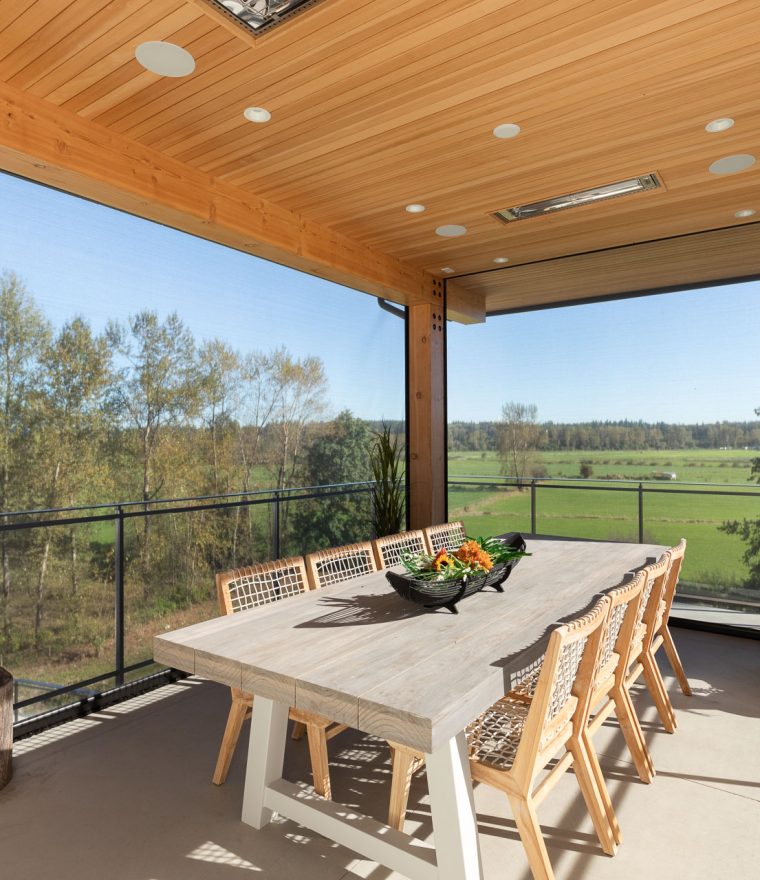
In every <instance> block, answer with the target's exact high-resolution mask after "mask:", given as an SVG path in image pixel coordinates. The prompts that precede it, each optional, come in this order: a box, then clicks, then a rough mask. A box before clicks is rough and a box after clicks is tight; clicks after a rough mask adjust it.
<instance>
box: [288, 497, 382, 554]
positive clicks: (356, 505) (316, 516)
mask: <svg viewBox="0 0 760 880" xmlns="http://www.w3.org/2000/svg"><path fill="white" fill-rule="evenodd" d="M337 491H339V490H327V491H325V492H318V491H317V492H309V491H307V492H295V493H292V495H288V496H287V497H286V500H283V501H281V502H280V515H279V525H280V547H281V553H280V555H281V556H283V557H284V556H303V555H305V554H307V553H313V552H314V551H315V550H325V549H326V548H328V547H340V546H342V545H343V544H354V543H356V542H358V541H368V540H369V539H370V538H371V537H372V496H371V493H370V492H368V491H366V490H364V489H361V490H359V491H353V490H352V491H350V492H349V493H348V494H335V493H336V492H337ZM305 494H307V495H314V496H315V497H312V498H302V497H300V496H303V495H305Z"/></svg>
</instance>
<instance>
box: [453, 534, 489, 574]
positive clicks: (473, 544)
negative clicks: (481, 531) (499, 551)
mask: <svg viewBox="0 0 760 880" xmlns="http://www.w3.org/2000/svg"><path fill="white" fill-rule="evenodd" d="M454 556H456V558H457V559H458V560H459V561H460V562H464V563H465V565H469V566H471V567H472V568H476V569H477V568H481V569H483V571H490V570H491V569H492V568H493V560H492V559H491V557H490V555H489V554H488V553H486V551H485V550H483V548H482V547H481V546H480V545H479V544H478V542H477V541H465V542H464V544H462V546H461V547H460V548H459V549H458V550H457V551H456V553H454Z"/></svg>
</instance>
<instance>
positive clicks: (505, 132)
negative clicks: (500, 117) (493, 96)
mask: <svg viewBox="0 0 760 880" xmlns="http://www.w3.org/2000/svg"><path fill="white" fill-rule="evenodd" d="M521 131H522V129H521V128H520V126H519V125H517V124H516V123H514V122H504V123H502V125H497V126H496V128H495V129H494V130H493V136H494V137H497V138H501V139H502V140H506V139H507V138H514V137H517V135H518V134H520V132H521Z"/></svg>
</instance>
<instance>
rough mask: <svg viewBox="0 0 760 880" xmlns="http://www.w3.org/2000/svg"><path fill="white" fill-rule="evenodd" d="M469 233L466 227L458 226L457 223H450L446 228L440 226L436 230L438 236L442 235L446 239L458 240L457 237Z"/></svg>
mask: <svg viewBox="0 0 760 880" xmlns="http://www.w3.org/2000/svg"><path fill="white" fill-rule="evenodd" d="M465 232H467V227H466V226H457V224H456V223H448V224H446V225H445V226H439V227H438V229H436V231H435V234H436V235H442V236H443V237H444V238H456V237H457V235H464V234H465Z"/></svg>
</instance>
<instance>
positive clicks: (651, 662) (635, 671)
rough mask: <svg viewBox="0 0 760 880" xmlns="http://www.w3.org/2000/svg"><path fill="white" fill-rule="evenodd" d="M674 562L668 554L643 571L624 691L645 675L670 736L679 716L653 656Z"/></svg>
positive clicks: (668, 552)
mask: <svg viewBox="0 0 760 880" xmlns="http://www.w3.org/2000/svg"><path fill="white" fill-rule="evenodd" d="M671 560H672V557H671V554H670V551H667V552H665V553H663V554H662V556H661V557H660V558H659V559H658V560H657V562H655V563H654V564H653V565H648V566H646V568H644V569H643V571H644V572H645V573H646V576H647V581H646V584H645V585H644V590H643V594H642V599H641V608H640V609H639V620H638V622H637V626H636V628H635V629H634V632H633V636H632V644H631V652H630V663H629V668H628V672H627V674H626V684H625V687H626V689H627V690H629V691H630V688H631V687H632V686H633V685H634V684H635V683H636V682H637V681H638V679H639V678H640V677H641V676H642V675H643V676H644V682H645V683H646V686H647V690H648V691H649V693H650V695H651V697H652V699H653V701H654V704H655V706H656V707H657V713H658V715H659V716H660V720H661V721H662V724H663V726H664V728H665V730H667V731H668V733H675V729H676V715H675V712H674V711H673V706H672V704H671V702H670V697H668V692H667V689H666V687H665V682H664V681H663V679H662V675H661V673H660V670H659V669H658V667H657V661H656V660H655V658H654V654H653V653H652V645H653V644H654V638H655V635H656V634H657V633H658V632H659V630H660V629H661V627H662V622H663V613H664V608H663V606H664V598H665V588H666V581H667V578H668V573H669V571H670V569H671V567H672V566H671ZM679 567H680V564H679ZM676 576H677V575H676ZM674 589H675V588H674Z"/></svg>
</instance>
